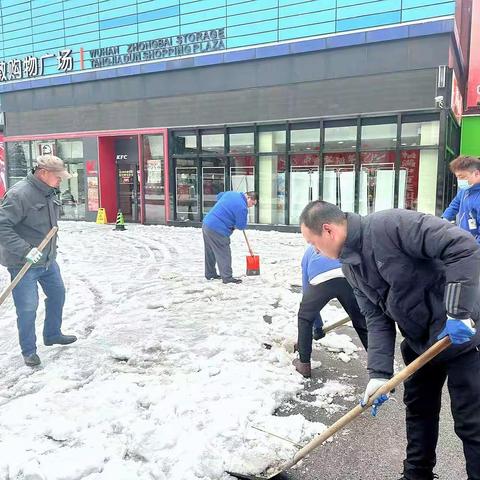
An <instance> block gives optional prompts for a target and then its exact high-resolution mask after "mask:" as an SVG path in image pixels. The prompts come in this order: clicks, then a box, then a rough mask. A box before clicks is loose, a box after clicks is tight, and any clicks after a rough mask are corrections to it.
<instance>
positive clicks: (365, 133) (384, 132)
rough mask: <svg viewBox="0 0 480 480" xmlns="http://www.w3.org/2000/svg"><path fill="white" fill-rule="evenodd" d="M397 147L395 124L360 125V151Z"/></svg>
mask: <svg viewBox="0 0 480 480" xmlns="http://www.w3.org/2000/svg"><path fill="white" fill-rule="evenodd" d="M396 145H397V124H396V123H390V124H382V125H362V147H361V148H362V150H378V149H383V148H387V149H389V148H395V147H396Z"/></svg>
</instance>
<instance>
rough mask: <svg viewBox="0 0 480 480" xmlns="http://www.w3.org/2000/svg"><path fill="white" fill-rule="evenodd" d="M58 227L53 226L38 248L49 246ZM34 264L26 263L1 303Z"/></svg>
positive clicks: (4, 294) (4, 293) (0, 299)
mask: <svg viewBox="0 0 480 480" xmlns="http://www.w3.org/2000/svg"><path fill="white" fill-rule="evenodd" d="M57 230H58V227H53V228H52V229H51V230H50V231H49V232H48V233H47V235H46V237H45V238H44V239H43V240H42V242H41V243H40V245H39V246H38V247H37V249H38V250H39V251H40V252H41V251H43V249H44V248H45V247H46V246H47V244H48V242H49V241H50V240H51V239H52V238H53V236H54V235H55V234H56V233H57ZM31 266H32V264H31V263H30V262H27V263H25V265H24V266H23V267H22V269H21V270H20V271H19V272H18V273H17V276H16V277H15V278H14V279H13V280H12V283H11V284H10V285H9V286H8V287H7V288H6V289H5V290H4V292H3V293H2V294H1V295H0V305H1V304H2V303H3V302H4V301H5V299H6V298H7V297H8V296H9V295H10V292H11V291H12V290H13V289H14V288H15V287H16V286H17V283H18V282H19V281H20V280H21V279H22V277H23V276H24V275H25V273H27V270H28V269H29V268H30V267H31Z"/></svg>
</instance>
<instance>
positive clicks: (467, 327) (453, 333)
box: [437, 317, 476, 345]
mask: <svg viewBox="0 0 480 480" xmlns="http://www.w3.org/2000/svg"><path fill="white" fill-rule="evenodd" d="M475 333H476V330H475V329H474V328H472V322H471V320H470V319H467V320H459V319H457V318H451V317H448V318H447V322H446V323H445V327H444V328H443V330H442V331H441V332H440V334H439V335H438V337H437V339H438V340H440V339H441V338H443V337H446V336H447V335H448V336H449V337H450V340H451V341H452V343H453V344H454V345H461V344H462V343H466V342H469V341H470V340H471V338H472V337H473V336H474V335H475Z"/></svg>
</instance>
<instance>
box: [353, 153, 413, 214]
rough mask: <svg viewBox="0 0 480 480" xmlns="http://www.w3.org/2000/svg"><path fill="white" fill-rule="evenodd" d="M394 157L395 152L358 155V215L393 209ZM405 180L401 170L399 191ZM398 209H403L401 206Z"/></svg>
mask: <svg viewBox="0 0 480 480" xmlns="http://www.w3.org/2000/svg"><path fill="white" fill-rule="evenodd" d="M395 155H396V153H395V150H387V151H377V152H362V153H361V154H360V192H359V213H360V215H367V214H369V213H372V212H378V211H379V210H386V209H388V208H393V207H394V202H393V199H394V195H393V194H394V187H395ZM405 179H406V177H405V171H404V170H402V171H401V172H400V183H401V185H400V191H402V187H403V189H404V185H405ZM402 198H403V196H402ZM399 207H401V208H403V206H402V205H399Z"/></svg>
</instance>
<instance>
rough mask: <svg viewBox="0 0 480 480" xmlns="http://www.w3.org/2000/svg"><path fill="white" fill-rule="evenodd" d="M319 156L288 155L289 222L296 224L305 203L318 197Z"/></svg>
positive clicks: (308, 154) (311, 154) (305, 154)
mask: <svg viewBox="0 0 480 480" xmlns="http://www.w3.org/2000/svg"><path fill="white" fill-rule="evenodd" d="M319 159H320V158H319V156H318V154H314V153H297V154H294V155H291V156H290V224H291V225H298V223H299V222H298V221H299V218H300V214H301V213H302V210H303V209H304V207H305V206H306V205H307V203H309V202H311V201H312V200H316V199H317V198H318V182H319V174H318V172H319V168H318V165H319Z"/></svg>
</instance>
